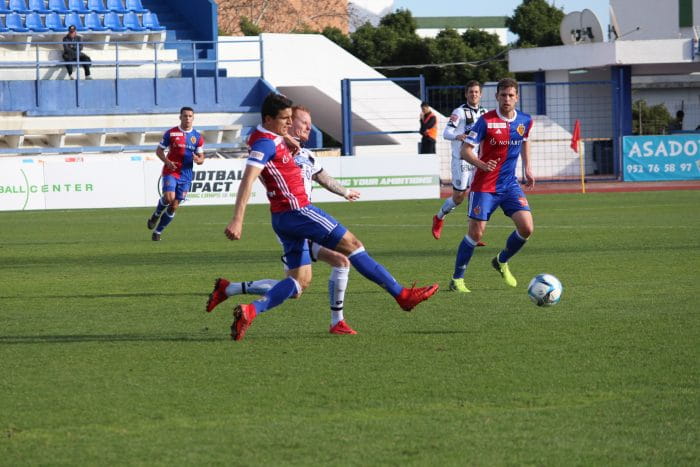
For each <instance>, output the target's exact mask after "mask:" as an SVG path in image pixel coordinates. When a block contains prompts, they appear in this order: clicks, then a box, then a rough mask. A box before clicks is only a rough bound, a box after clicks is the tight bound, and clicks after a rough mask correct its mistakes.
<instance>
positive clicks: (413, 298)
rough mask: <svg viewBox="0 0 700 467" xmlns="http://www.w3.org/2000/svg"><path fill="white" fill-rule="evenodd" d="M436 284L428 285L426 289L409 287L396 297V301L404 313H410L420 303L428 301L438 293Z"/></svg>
mask: <svg viewBox="0 0 700 467" xmlns="http://www.w3.org/2000/svg"><path fill="white" fill-rule="evenodd" d="M439 287H440V286H439V285H438V284H433V285H429V286H427V287H411V288H407V287H404V289H403V290H402V291H401V293H400V294H398V295H397V296H396V297H394V298H395V299H396V301H397V302H398V304H399V305H400V306H401V308H403V309H404V310H405V311H411V310H412V309H413V308H414V307H415V306H416V305H418V304H419V303H420V302H422V301H425V300H427V299H429V298H430V297H432V296H433V294H435V292H437V291H438V288H439Z"/></svg>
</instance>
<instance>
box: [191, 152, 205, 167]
mask: <svg viewBox="0 0 700 467" xmlns="http://www.w3.org/2000/svg"><path fill="white" fill-rule="evenodd" d="M192 158H193V160H194V163H195V164H197V165H202V164H204V153H203V152H202V153H195V154H194V156H192Z"/></svg>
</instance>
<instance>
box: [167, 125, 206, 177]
mask: <svg viewBox="0 0 700 467" xmlns="http://www.w3.org/2000/svg"><path fill="white" fill-rule="evenodd" d="M159 146H160V147H161V148H162V149H168V154H167V157H168V159H169V160H171V161H172V162H174V163H175V166H176V167H175V169H174V170H173V169H170V168H169V167H168V166H167V165H165V166H163V176H166V175H172V176H174V177H175V178H181V179H183V180H192V166H193V163H194V154H195V153H197V154H201V153H202V152H204V138H203V137H202V135H201V134H200V133H199V132H198V131H197V130H195V129H194V128H193V129H192V130H190V131H184V130H183V129H182V128H180V127H179V126H176V127H174V128H171V129H169V130H168V131H166V132H165V133H164V134H163V139H162V141H161V142H160V144H159Z"/></svg>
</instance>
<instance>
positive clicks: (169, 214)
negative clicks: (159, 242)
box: [153, 179, 192, 239]
mask: <svg viewBox="0 0 700 467" xmlns="http://www.w3.org/2000/svg"><path fill="white" fill-rule="evenodd" d="M191 186H192V182H191V181H190V180H185V179H178V180H177V181H176V183H175V192H174V193H173V192H169V198H167V200H168V201H169V204H168V208H167V209H166V210H165V212H164V213H163V215H162V216H160V222H158V226H157V227H156V229H155V230H154V231H153V235H154V236H155V235H156V234H157V235H158V237H159V239H160V234H161V233H162V232H163V230H165V228H166V227H167V226H168V224H170V223H171V222H172V221H173V219H174V218H175V211H177V208H179V207H180V203H181V202H183V201H184V200H185V199H186V198H187V193H189V191H190V187H191Z"/></svg>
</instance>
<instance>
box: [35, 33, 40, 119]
mask: <svg viewBox="0 0 700 467" xmlns="http://www.w3.org/2000/svg"><path fill="white" fill-rule="evenodd" d="M34 51H35V54H34V56H35V57H36V81H35V82H34V104H35V107H37V108H39V79H40V78H41V76H40V75H39V46H38V45H35V46H34Z"/></svg>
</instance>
